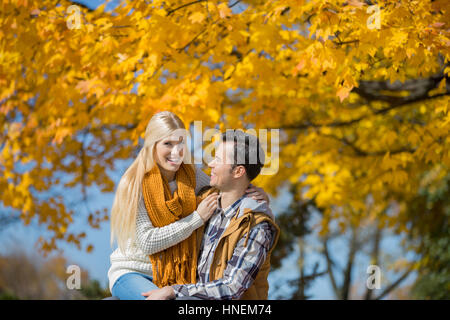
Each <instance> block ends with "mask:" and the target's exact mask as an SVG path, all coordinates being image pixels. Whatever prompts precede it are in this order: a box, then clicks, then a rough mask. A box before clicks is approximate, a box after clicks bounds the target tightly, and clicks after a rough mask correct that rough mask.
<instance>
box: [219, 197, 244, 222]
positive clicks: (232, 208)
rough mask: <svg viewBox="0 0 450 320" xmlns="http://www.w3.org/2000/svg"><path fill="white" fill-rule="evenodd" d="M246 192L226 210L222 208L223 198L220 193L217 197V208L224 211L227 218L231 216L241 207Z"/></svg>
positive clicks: (221, 211)
mask: <svg viewBox="0 0 450 320" xmlns="http://www.w3.org/2000/svg"><path fill="white" fill-rule="evenodd" d="M245 196H246V195H245V194H243V195H242V197H240V198H239V199H237V200H236V201H235V202H234V203H233V204H232V205H230V206H228V207H227V208H225V210H224V209H223V208H222V204H221V200H222V193H219V197H218V198H217V202H218V205H217V208H218V209H219V211H220V213H223V214H224V215H225V216H226V217H227V218H231V217H232V216H233V215H234V214H235V213H236V210H237V209H239V206H240V205H241V202H242V199H244V198H245Z"/></svg>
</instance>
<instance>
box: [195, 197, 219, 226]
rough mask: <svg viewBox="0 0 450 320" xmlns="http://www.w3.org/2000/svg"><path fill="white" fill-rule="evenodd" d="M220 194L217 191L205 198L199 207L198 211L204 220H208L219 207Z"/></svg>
mask: <svg viewBox="0 0 450 320" xmlns="http://www.w3.org/2000/svg"><path fill="white" fill-rule="evenodd" d="M218 196H219V195H218V194H217V193H212V194H210V195H209V196H207V197H206V198H205V199H203V201H202V202H200V204H199V205H198V207H197V213H198V214H199V215H200V217H201V218H202V220H203V222H206V221H208V219H209V218H211V216H212V214H213V213H214V210H216V208H217V197H218Z"/></svg>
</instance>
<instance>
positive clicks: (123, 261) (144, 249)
mask: <svg viewBox="0 0 450 320" xmlns="http://www.w3.org/2000/svg"><path fill="white" fill-rule="evenodd" d="M195 179H196V187H195V193H196V194H197V193H198V192H199V190H200V189H201V188H203V187H204V186H207V185H209V181H210V178H209V176H208V175H207V174H205V173H204V172H203V171H202V170H200V169H198V168H197V167H196V170H195ZM169 187H170V190H171V192H172V194H173V193H174V192H175V190H176V189H177V184H176V181H175V180H174V181H171V182H169ZM202 225H203V220H202V218H201V217H200V215H199V214H198V213H197V211H194V212H193V213H192V214H190V215H189V216H187V217H185V218H183V219H180V220H178V221H176V222H174V223H171V224H169V225H167V226H164V227H161V228H156V227H154V226H153V225H152V223H151V222H150V218H149V217H148V213H147V209H146V208H145V203H144V198H143V196H142V194H141V196H140V200H139V204H138V209H137V216H136V239H135V241H134V243H132V242H131V239H129V241H128V245H127V248H126V250H125V252H121V251H120V250H119V248H117V249H116V250H114V252H113V253H112V254H111V256H110V261H111V267H110V268H109V270H108V279H109V289H110V290H112V287H113V285H114V283H115V282H116V280H117V279H119V277H120V276H121V275H123V274H125V273H129V272H140V273H144V274H147V275H149V276H152V265H151V263H150V259H149V255H151V254H154V253H156V252H159V251H162V250H164V249H167V248H170V247H172V246H173V245H175V244H177V243H179V242H181V241H183V240H184V239H187V238H188V237H189V236H190V235H191V234H192V232H193V231H194V230H196V229H197V228H199V227H201V226H202Z"/></svg>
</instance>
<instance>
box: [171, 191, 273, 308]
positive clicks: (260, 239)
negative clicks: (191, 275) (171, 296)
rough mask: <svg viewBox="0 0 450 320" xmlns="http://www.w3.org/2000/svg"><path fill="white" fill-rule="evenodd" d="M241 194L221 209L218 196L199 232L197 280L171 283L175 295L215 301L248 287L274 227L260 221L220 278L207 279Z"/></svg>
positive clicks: (237, 249)
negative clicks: (200, 241)
mask: <svg viewBox="0 0 450 320" xmlns="http://www.w3.org/2000/svg"><path fill="white" fill-rule="evenodd" d="M244 197H245V195H244V196H242V197H241V198H240V199H238V200H237V201H236V202H235V203H233V204H232V205H231V206H229V207H228V208H226V209H225V210H223V209H222V208H221V207H220V197H219V200H218V201H219V206H218V208H217V209H216V211H215V212H214V214H213V216H212V217H211V219H210V220H209V222H208V224H207V225H206V228H205V233H204V235H203V241H202V245H201V251H200V255H199V261H198V266H197V279H198V282H197V283H195V284H185V285H173V286H172V288H173V289H174V291H175V295H176V297H184V296H194V297H198V298H202V299H218V300H225V299H239V298H240V297H241V296H242V294H243V293H244V292H245V291H246V290H247V289H248V288H249V287H250V286H251V284H252V283H253V281H254V280H255V278H256V275H257V274H258V271H259V268H260V267H261V266H262V264H263V263H264V261H265V259H266V257H267V254H268V252H269V250H270V248H271V245H272V242H273V238H274V232H275V230H273V229H272V226H271V225H270V224H269V223H267V222H263V223H260V224H258V225H256V226H254V227H253V228H252V229H251V230H250V234H249V239H248V243H247V246H244V242H245V238H246V237H243V238H242V239H241V240H239V242H238V244H237V245H236V248H235V249H234V252H233V256H232V258H231V259H230V260H229V261H228V264H227V267H226V269H225V271H224V274H223V277H222V278H220V279H217V280H214V281H210V279H209V272H210V268H211V264H212V260H213V257H214V252H215V250H216V248H217V245H218V244H219V240H220V237H221V236H222V234H223V232H224V231H225V229H226V228H227V227H228V224H229V223H230V219H231V218H232V217H233V216H234V215H235V214H236V211H237V210H239V207H240V204H241V202H242V199H243V198H244Z"/></svg>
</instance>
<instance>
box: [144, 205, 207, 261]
mask: <svg viewBox="0 0 450 320" xmlns="http://www.w3.org/2000/svg"><path fill="white" fill-rule="evenodd" d="M202 225H203V220H202V218H201V217H200V215H199V214H198V213H197V211H194V212H193V213H192V214H190V215H188V216H187V217H184V218H182V219H180V220H178V221H175V222H173V223H171V224H168V225H167V226H164V227H161V228H158V227H154V226H153V225H152V223H151V221H150V218H149V217H148V214H147V209H146V208H145V203H144V198H143V197H141V198H140V200H139V205H138V212H137V218H136V240H135V243H136V245H137V246H138V247H139V248H140V249H141V250H142V251H143V252H144V254H148V255H151V254H154V253H156V252H159V251H162V250H165V249H167V248H170V247H172V246H174V245H175V244H177V243H180V242H181V241H183V240H185V239H187V238H188V237H189V236H190V235H191V234H192V232H193V231H194V230H196V229H197V228H199V227H201V226H202Z"/></svg>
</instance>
